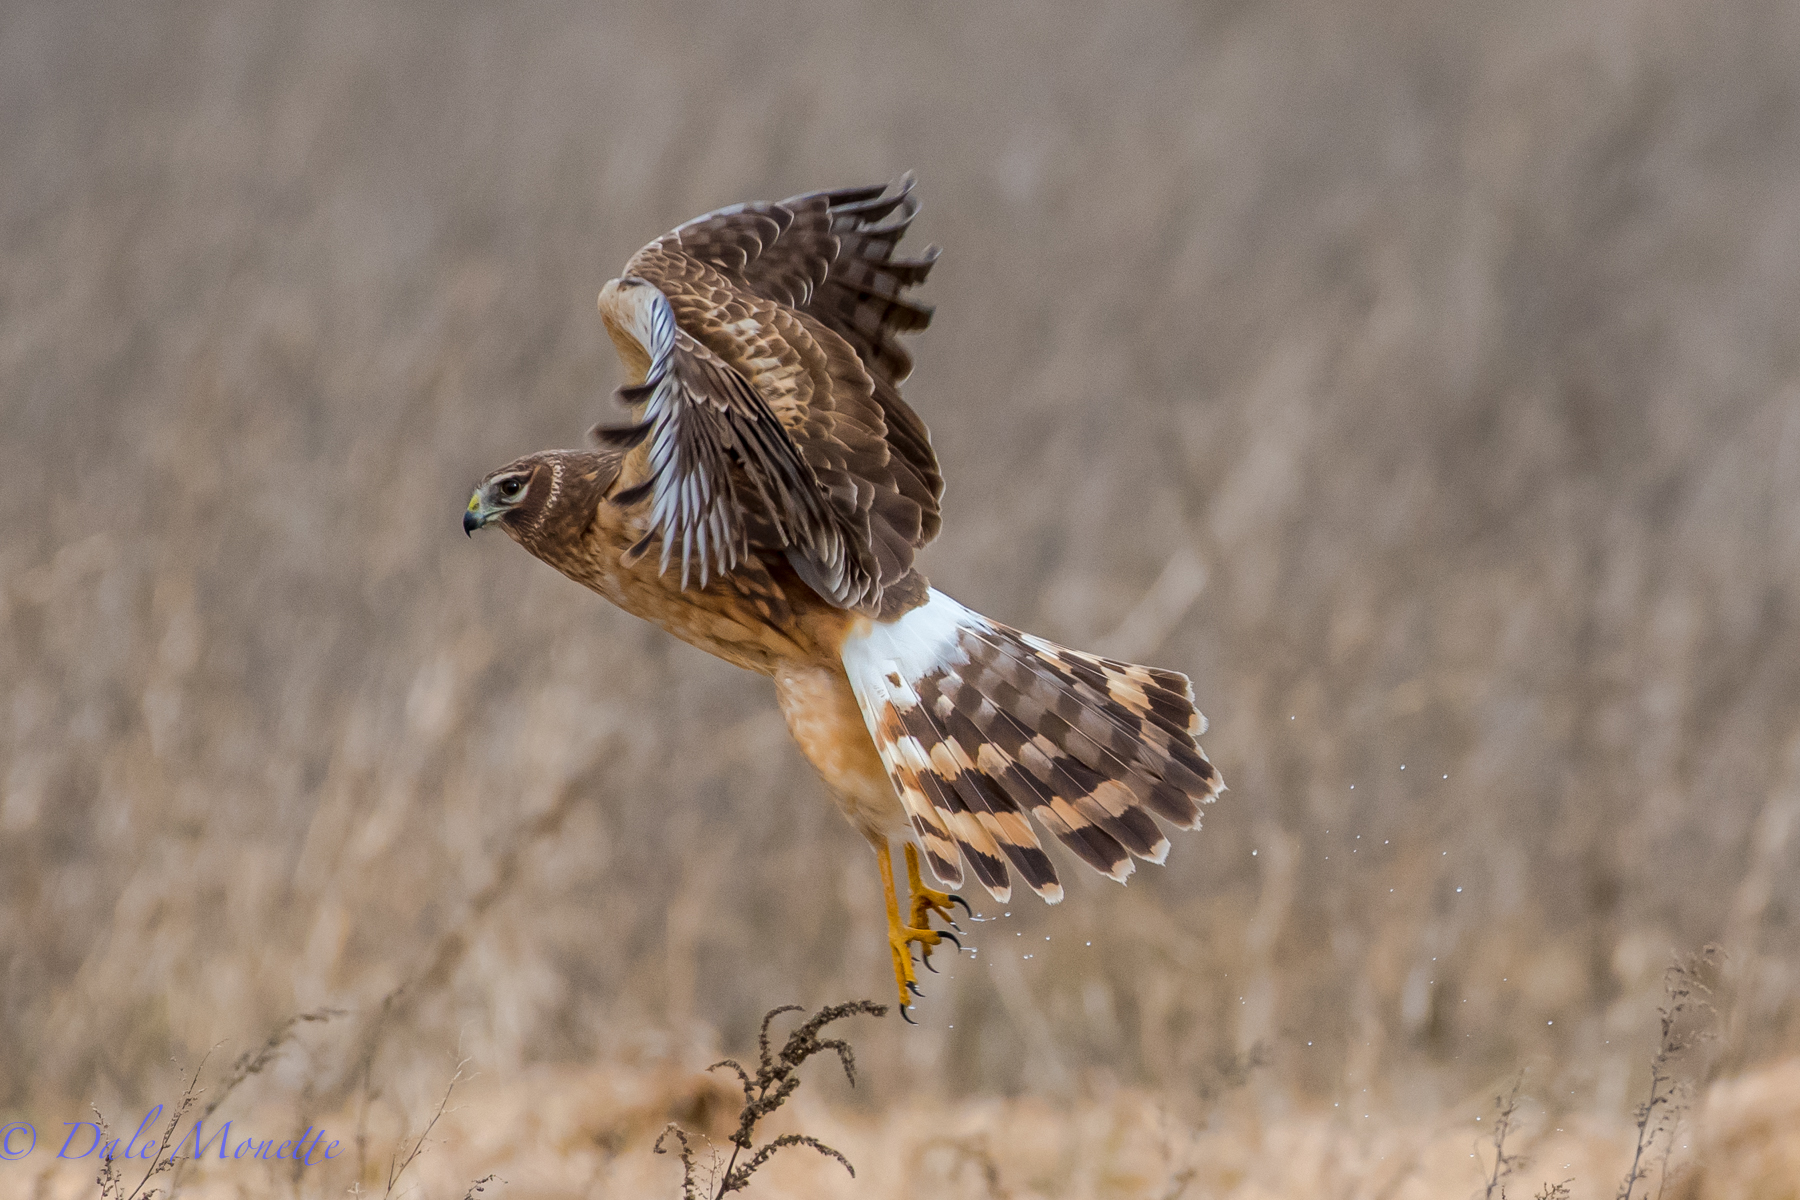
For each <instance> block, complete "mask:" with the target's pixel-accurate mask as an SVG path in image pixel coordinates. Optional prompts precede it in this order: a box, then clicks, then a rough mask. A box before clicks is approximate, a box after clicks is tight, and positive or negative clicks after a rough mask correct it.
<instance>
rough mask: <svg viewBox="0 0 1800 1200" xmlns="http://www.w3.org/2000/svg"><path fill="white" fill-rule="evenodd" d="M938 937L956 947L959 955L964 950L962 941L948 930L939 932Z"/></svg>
mask: <svg viewBox="0 0 1800 1200" xmlns="http://www.w3.org/2000/svg"><path fill="white" fill-rule="evenodd" d="M938 936H939V937H941V938H943V939H944V940H945V941H947V942H949V943H951V944H952V945H954V946H955V947H956V949H957V951H958V952H959V953H960V952H961V950H962V948H963V944H962V940H961V939H960V938H958V937H957V936H956V935H955V934H954V933H951V932H950V931H949V930H948V929H940V930H938Z"/></svg>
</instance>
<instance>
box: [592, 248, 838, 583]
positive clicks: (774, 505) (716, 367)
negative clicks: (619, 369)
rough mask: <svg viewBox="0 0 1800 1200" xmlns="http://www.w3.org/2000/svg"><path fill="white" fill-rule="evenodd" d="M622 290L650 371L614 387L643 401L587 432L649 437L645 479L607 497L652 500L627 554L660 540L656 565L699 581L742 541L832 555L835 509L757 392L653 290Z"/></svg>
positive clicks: (726, 563) (623, 440) (619, 441)
mask: <svg viewBox="0 0 1800 1200" xmlns="http://www.w3.org/2000/svg"><path fill="white" fill-rule="evenodd" d="M631 291H632V294H633V296H634V299H635V301H636V303H637V306H638V308H639V309H640V312H641V318H640V319H639V320H638V321H637V322H635V325H636V330H635V332H637V333H638V334H639V336H640V338H641V339H642V341H643V344H644V349H645V351H646V352H647V353H648V355H649V358H650V369H649V372H648V374H647V375H646V376H645V378H644V381H643V382H642V383H641V384H637V385H634V386H632V387H629V388H626V389H624V390H623V392H622V393H621V394H622V396H623V398H624V399H625V400H626V401H627V402H628V403H632V404H641V405H643V412H642V415H643V419H642V420H641V421H640V422H639V423H637V424H635V425H630V426H625V427H623V428H597V429H596V430H595V431H594V433H595V436H596V437H597V438H599V439H600V441H602V442H603V443H606V444H608V445H612V446H615V447H619V448H631V447H635V446H638V445H640V444H644V443H646V442H647V443H648V445H647V453H646V458H647V462H648V473H647V475H646V477H645V479H644V480H643V482H641V483H639V484H637V485H636V486H634V487H632V488H630V489H628V490H626V491H624V492H620V493H618V494H617V495H615V496H614V497H613V499H614V500H615V501H616V502H617V503H620V504H625V505H630V504H635V503H637V502H638V501H640V500H643V499H650V500H651V501H652V503H651V508H650V525H651V532H650V534H649V535H647V536H646V538H645V540H644V541H643V542H642V543H640V544H639V545H638V546H636V547H634V548H633V553H634V554H642V553H644V552H645V551H646V550H647V549H648V548H649V543H650V541H651V540H653V539H654V538H657V537H660V538H661V540H662V569H663V570H665V571H666V570H668V569H669V567H670V565H671V563H672V562H674V561H675V560H676V559H677V558H679V560H680V564H681V586H682V587H683V588H686V587H687V585H688V581H689V579H690V578H696V577H697V578H698V580H699V583H700V586H701V587H705V586H706V584H707V581H708V580H709V579H710V578H711V577H712V576H714V575H719V574H723V573H725V572H727V571H730V570H732V569H733V568H734V567H736V566H737V565H738V561H739V559H741V558H742V557H744V555H746V554H747V553H748V551H749V548H750V545H751V542H752V540H755V541H757V542H759V543H771V544H773V545H775V546H778V547H781V548H787V547H796V548H801V549H803V550H805V551H806V552H808V553H809V554H812V555H816V556H817V557H818V558H820V559H821V560H822V561H825V562H832V561H837V562H840V563H841V561H842V559H843V553H842V545H841V543H842V541H843V537H842V534H841V532H840V531H839V529H838V523H837V520H836V514H835V513H834V512H833V511H832V510H831V507H830V505H829V504H828V503H827V500H826V496H825V495H824V493H823V491H822V489H821V488H820V486H819V481H818V478H817V476H816V474H815V473H814V472H813V470H812V468H811V467H810V466H809V465H808V464H807V462H806V461H805V459H804V458H803V457H802V456H801V454H800V452H799V450H798V448H797V447H796V446H795V444H794V440H793V438H792V437H791V436H790V435H789V433H788V431H787V429H786V427H785V426H784V424H783V423H782V421H781V420H780V419H778V418H777V416H776V415H775V412H774V410H773V409H771V407H770V405H769V401H768V399H767V398H766V397H765V396H764V395H763V393H762V392H761V391H759V390H758V389H757V387H756V386H755V385H754V384H753V383H751V381H750V380H749V379H747V378H746V377H745V376H744V374H743V373H742V372H740V371H739V370H738V369H737V368H736V367H734V366H733V365H732V364H731V363H730V362H727V361H726V360H725V359H723V358H721V357H720V356H719V355H718V354H716V353H714V352H713V351H712V350H711V349H709V348H708V347H707V346H706V345H705V344H704V343H702V342H701V341H699V340H698V339H696V338H695V337H694V336H693V335H691V334H689V333H688V332H687V331H686V330H684V329H682V328H681V327H680V325H679V323H678V322H677V319H676V316H675V312H674V309H673V307H672V306H671V305H670V303H669V298H668V297H667V296H666V295H664V294H663V293H662V292H661V291H660V290H659V289H657V288H656V287H655V286H653V285H651V284H648V283H639V284H637V285H635V286H634V287H633V288H632V289H631ZM753 530H754V531H755V532H756V533H757V535H758V536H756V537H755V538H754V539H753V538H752V533H753ZM836 574H837V575H839V576H846V575H848V574H849V573H848V572H846V571H842V570H840V571H839V572H837V573H836ZM833 582H835V583H837V585H838V590H839V591H840V592H842V593H843V594H844V595H845V597H846V598H847V599H848V598H854V597H856V595H857V593H858V591H859V588H858V586H857V584H859V583H863V584H865V586H866V581H862V580H851V579H848V578H837V579H834V580H833ZM828 598H829V597H828Z"/></svg>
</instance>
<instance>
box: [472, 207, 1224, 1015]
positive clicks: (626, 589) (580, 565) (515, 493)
mask: <svg viewBox="0 0 1800 1200" xmlns="http://www.w3.org/2000/svg"><path fill="white" fill-rule="evenodd" d="M917 211H918V202H917V200H916V199H915V198H914V197H913V195H912V180H911V178H910V176H909V177H906V178H903V179H902V180H901V181H900V183H899V184H898V185H897V186H895V187H893V188H883V187H863V188H849V189H846V190H843V191H834V192H811V193H808V194H806V195H802V196H795V197H793V198H792V199H790V200H783V201H781V202H780V203H779V204H739V205H734V206H732V207H730V208H723V209H720V210H719V211H718V212H715V213H709V214H708V215H706V216H703V217H699V218H697V219H695V220H692V221H689V222H688V223H687V224H685V225H682V226H680V227H679V228H677V229H675V230H673V231H672V232H670V233H667V234H665V235H664V236H662V237H660V238H658V239H657V240H656V241H654V242H651V243H650V244H649V245H648V246H646V247H644V248H643V249H642V250H640V251H638V252H637V254H636V255H634V256H633V257H632V259H631V261H630V262H628V263H626V264H625V271H624V273H623V274H622V275H620V276H619V278H617V279H615V280H613V281H612V282H610V283H608V284H607V285H606V287H605V288H604V289H603V290H602V291H601V292H600V315H601V319H602V320H603V321H604V322H605V325H606V331H607V333H608V334H610V335H611V336H612V340H613V343H614V345H615V346H616V347H617V348H618V352H619V357H620V358H621V359H622V360H623V361H624V365H625V370H626V373H627V375H628V377H629V379H630V382H629V383H627V384H626V386H624V387H623V388H621V389H620V391H619V395H620V398H621V400H622V401H623V402H624V403H625V404H626V405H627V406H629V407H630V408H631V409H632V411H633V413H634V415H635V417H636V420H635V422H634V423H632V424H627V425H623V426H616V427H596V428H595V429H594V430H593V437H594V439H595V442H596V443H597V445H598V447H599V448H598V449H596V450H549V451H543V452H541V453H538V454H531V455H527V456H526V457H524V458H521V459H519V460H518V461H517V462H513V463H510V464H508V465H507V466H504V467H502V468H500V469H499V470H498V471H495V472H493V473H492V474H491V475H489V476H488V477H487V478H486V479H484V480H482V482H481V486H480V487H478V488H476V489H475V494H474V495H473V496H472V497H470V499H469V505H468V509H467V511H466V512H465V513H464V515H463V527H464V529H466V530H467V531H468V532H470V533H473V532H474V531H475V530H476V529H479V528H480V527H482V526H484V525H487V524H488V523H490V522H495V521H497V522H498V523H499V524H500V527H501V528H503V529H505V530H506V532H507V533H508V534H510V535H511V536H512V538H513V540H514V541H516V542H518V543H519V544H520V545H521V546H523V547H525V549H527V550H529V551H530V552H531V553H532V554H534V555H536V556H537V557H538V558H541V559H542V560H544V561H545V562H547V563H549V564H550V565H551V566H553V567H555V568H556V569H557V570H559V571H561V572H562V573H563V574H565V575H567V576H568V577H569V578H571V579H573V580H575V581H576V582H577V583H581V584H585V585H586V586H587V587H589V588H592V589H593V590H594V591H596V592H599V593H600V594H601V595H602V596H605V597H606V598H607V599H608V600H611V601H612V602H613V603H614V604H617V605H618V606H619V607H621V608H623V609H625V610H626V611H627V612H630V613H633V614H635V615H637V616H639V617H642V618H644V619H645V620H648V621H653V622H655V623H656V624H658V625H660V626H662V627H663V628H664V629H666V630H668V631H669V632H670V633H672V634H674V635H675V636H676V637H678V638H680V639H682V640H683V641H685V642H688V643H690V644H692V645H695V646H698V647H700V648H701V649H702V650H706V651H709V652H710V653H712V654H716V655H718V656H719V657H720V658H723V659H725V660H726V661H727V662H731V663H735V664H737V665H738V666H740V667H745V668H748V669H749V670H752V671H760V672H761V673H763V674H764V675H768V676H770V677H772V678H773V679H774V681H775V697H776V700H777V702H778V703H779V704H780V706H781V713H782V716H783V717H785V718H786V719H787V724H788V729H789V730H791V731H792V733H793V735H794V740H795V741H797V742H798V743H799V744H800V749H801V752H802V753H804V754H805V755H806V758H807V760H808V761H809V762H811V763H812V765H813V766H814V767H815V768H816V769H817V770H818V772H819V774H820V776H822V777H823V778H824V780H825V784H826V787H827V788H829V789H830V791H831V794H832V797H833V798H834V799H836V801H837V803H838V807H839V808H841V809H842V810H843V812H844V815H845V816H846V817H848V818H849V819H850V822H851V824H853V825H855V826H856V828H857V829H858V830H860V831H861V832H862V834H863V836H864V837H866V838H867V839H868V840H869V845H870V846H871V847H873V848H874V851H875V858H876V862H877V864H878V865H879V868H880V871H881V883H882V887H883V888H884V889H885V890H886V893H887V920H888V946H889V949H890V950H891V952H892V956H893V962H894V978H895V982H896V984H897V986H898V988H899V994H900V1007H901V1013H902V1015H905V1012H906V1008H907V1006H908V1005H909V1003H910V995H916V994H917V993H918V988H917V986H916V977H915V975H914V972H913V956H912V947H913V945H915V944H917V945H918V946H920V948H921V950H922V951H923V957H924V961H925V964H926V965H927V966H930V961H931V948H932V947H933V946H936V945H938V944H939V942H940V940H941V939H943V938H950V939H951V940H952V941H955V938H954V935H953V934H950V933H946V932H943V931H940V930H934V929H932V928H931V917H932V916H933V915H934V914H936V915H938V916H939V917H942V918H944V919H945V920H946V921H947V920H948V919H949V916H950V912H951V908H950V906H951V904H952V903H959V902H961V898H960V897H957V896H952V895H948V894H946V893H945V892H942V891H938V890H936V889H934V888H931V887H928V886H926V885H925V883H924V881H923V880H922V879H921V878H920V874H919V859H918V852H917V850H915V848H914V846H913V844H912V842H910V841H908V842H907V843H906V868H907V882H908V885H909V891H910V897H909V898H910V904H909V907H908V911H907V914H906V917H907V919H906V920H904V921H903V920H902V919H901V911H900V908H899V904H898V901H897V899H896V896H895V892H894V871H893V863H892V860H891V858H890V856H889V841H890V839H893V838H902V839H904V838H905V837H906V834H907V832H908V829H909V827H910V831H911V832H912V834H913V835H915V836H916V838H917V840H918V843H919V845H920V846H921V847H922V848H923V849H924V852H925V857H926V859H927V860H928V861H929V862H930V864H931V869H932V873H933V874H934V875H936V876H937V878H938V880H939V881H941V882H942V883H943V884H945V885H946V886H948V887H952V888H953V887H956V886H958V885H960V884H961V882H962V880H963V870H964V865H965V864H966V865H967V868H968V870H970V871H972V872H973V873H974V875H975V878H976V879H977V880H979V881H980V882H981V884H982V886H983V887H985V888H987V890H988V891H989V892H990V893H992V895H993V896H994V898H995V899H996V900H998V901H1001V902H1003V903H1004V902H1005V901H1006V900H1007V898H1008V897H1009V896H1010V894H1011V887H1010V876H1009V873H1008V867H1009V865H1010V867H1011V869H1012V870H1014V871H1017V872H1018V873H1019V875H1020V876H1021V877H1022V878H1023V879H1024V880H1025V882H1026V884H1028V885H1029V886H1030V887H1031V888H1032V889H1033V890H1034V891H1036V892H1037V893H1038V895H1040V896H1042V897H1043V898H1044V899H1045V900H1047V901H1049V902H1050V903H1052V904H1054V903H1056V902H1057V901H1058V900H1060V899H1061V898H1062V886H1061V885H1060V884H1059V883H1058V882H1057V877H1056V870H1055V868H1054V867H1053V866H1052V865H1051V862H1050V858H1049V856H1048V855H1047V854H1045V852H1044V847H1043V843H1042V842H1041V841H1040V840H1039V837H1038V833H1037V831H1036V830H1035V829H1033V827H1032V822H1031V820H1028V819H1027V818H1035V819H1036V821H1037V824H1038V825H1039V826H1041V827H1042V828H1043V829H1046V830H1048V831H1049V832H1050V833H1052V834H1055V835H1056V838H1057V840H1058V841H1060V842H1062V844H1063V845H1064V846H1066V847H1068V848H1069V849H1070V850H1071V851H1073V852H1074V854H1075V856H1076V857H1077V858H1079V859H1081V861H1083V862H1085V863H1087V864H1088V865H1089V866H1091V867H1093V868H1094V869H1096V870H1098V871H1100V872H1102V873H1103V874H1106V875H1110V876H1111V877H1112V878H1114V879H1117V880H1119V881H1121V882H1123V881H1124V880H1125V878H1126V876H1128V875H1130V874H1131V872H1132V870H1133V866H1134V864H1133V862H1132V857H1133V856H1136V857H1138V858H1142V859H1147V860H1149V861H1150V862H1156V863H1160V862H1162V861H1163V858H1164V857H1165V856H1166V855H1167V854H1168V851H1169V842H1168V839H1167V838H1166V837H1164V836H1163V831H1162V829H1161V828H1160V827H1159V826H1158V825H1157V822H1156V820H1155V819H1154V818H1155V817H1161V818H1162V819H1163V820H1165V821H1167V822H1169V823H1170V824H1171V825H1174V826H1176V827H1177V828H1181V829H1192V828H1195V827H1197V826H1198V825H1199V823H1200V808H1201V805H1203V804H1207V803H1210V802H1211V801H1212V800H1213V799H1214V798H1215V797H1216V795H1217V794H1218V792H1219V791H1220V790H1222V785H1221V783H1220V780H1219V774H1218V772H1217V771H1216V770H1214V769H1213V766H1212V764H1211V763H1209V762H1208V761H1207V759H1206V756H1205V755H1204V754H1203V753H1202V752H1201V750H1200V746H1199V743H1198V742H1197V741H1196V740H1195V739H1196V738H1197V737H1198V735H1199V734H1200V733H1201V732H1202V731H1204V730H1205V728H1206V720H1205V718H1204V717H1202V716H1201V715H1200V713H1199V712H1198V711H1197V710H1196V709H1195V707H1194V693H1193V688H1192V687H1191V686H1190V685H1189V683H1188V680H1187V677H1186V676H1184V675H1180V674H1177V673H1176V672H1174V671H1161V670H1157V669H1155V668H1153V667H1140V666H1133V665H1132V664H1130V663H1122V662H1113V661H1110V660H1108V659H1104V658H1098V657H1096V656H1094V655H1092V654H1082V653H1079V652H1077V651H1073V650H1066V649H1064V648H1063V647H1061V646H1057V645H1053V644H1051V643H1050V642H1046V641H1044V640H1043V639H1041V638H1036V637H1032V636H1031V635H1030V634H1026V633H1020V632H1019V631H1017V630H1014V629H1009V628H1007V627H1006V626H1004V625H1001V624H999V623H998V622H996V621H990V620H988V619H987V618H986V617H983V616H981V615H980V614H979V613H975V612H971V611H970V610H969V609H966V608H964V607H963V606H962V605H960V604H958V603H957V602H956V601H954V600H952V599H951V598H950V597H948V596H946V595H944V594H943V593H942V592H939V591H936V590H934V589H932V588H931V587H930V586H929V584H928V583H927V581H926V579H925V577H924V576H923V575H922V574H920V573H919V571H918V570H917V569H916V568H915V567H914V565H913V560H914V556H915V555H916V554H917V552H918V551H919V549H920V548H921V547H923V546H924V545H925V544H926V543H927V542H929V541H931V539H932V538H933V537H935V536H936V535H937V532H938V525H939V515H938V514H939V508H938V500H939V497H940V496H941V495H942V494H943V478H942V476H940V475H939V473H938V463H937V456H936V455H935V454H934V453H933V451H932V448H931V439H930V436H929V434H927V432H926V430H925V425H924V423H923V422H922V421H920V420H919V418H918V416H917V415H916V414H915V413H914V412H913V410H912V409H911V408H909V407H908V406H907V404H906V402H905V401H904V400H902V399H901V398H900V390H899V385H900V382H901V381H902V380H903V379H905V378H906V376H907V374H908V373H909V372H910V370H911V368H912V360H911V357H910V355H909V354H908V353H907V351H906V350H905V349H904V348H902V347H901V346H900V344H899V343H898V341H897V340H896V335H898V334H902V333H910V332H913V331H916V330H920V329H923V328H925V326H926V325H927V323H929V321H930V319H931V309H930V308H928V307H926V306H925V305H922V304H920V303H918V302H917V301H915V300H912V299H910V298H908V296H907V294H906V293H907V291H908V289H910V288H912V287H914V286H915V285H917V284H919V283H921V282H923V280H924V279H925V276H926V275H927V274H928V273H929V272H930V270H931V267H932V263H933V262H934V260H935V259H936V257H937V252H936V249H935V248H929V249H927V250H926V251H925V253H924V254H923V255H922V256H920V257H918V258H900V257H896V256H895V255H894V248H895V245H896V244H897V243H898V242H899V240H900V237H901V235H902V234H904V233H905V232H906V228H907V226H908V225H909V224H910V223H911V221H912V219H913V216H914V214H915V213H916V212H917ZM963 907H964V908H967V907H968V906H967V904H964V905H963ZM957 944H958V945H960V944H961V943H957ZM909 994H910V995H909ZM909 1019H910V1018H909Z"/></svg>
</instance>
